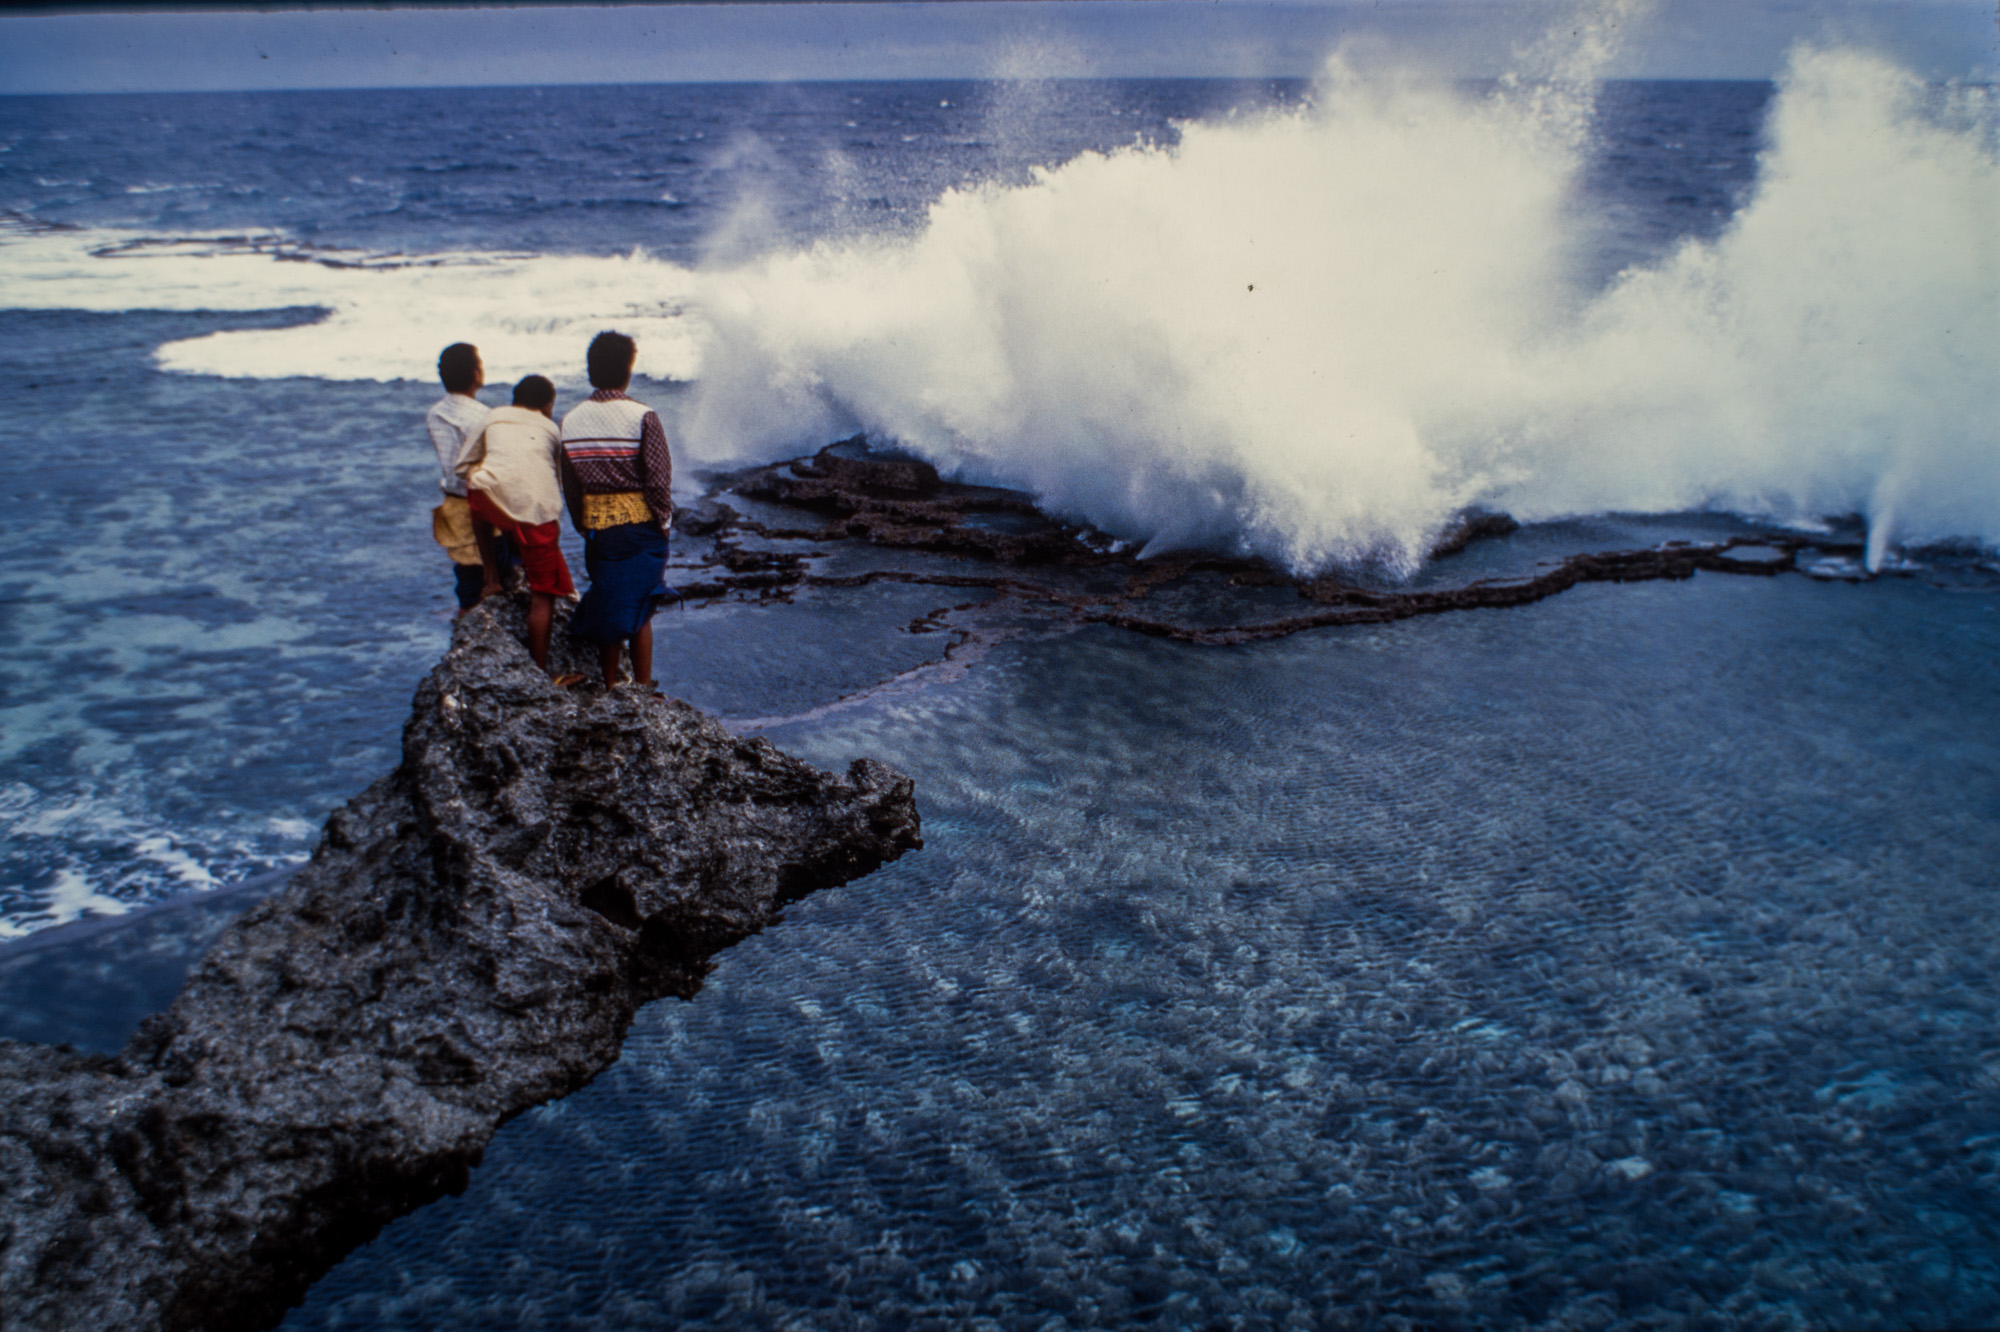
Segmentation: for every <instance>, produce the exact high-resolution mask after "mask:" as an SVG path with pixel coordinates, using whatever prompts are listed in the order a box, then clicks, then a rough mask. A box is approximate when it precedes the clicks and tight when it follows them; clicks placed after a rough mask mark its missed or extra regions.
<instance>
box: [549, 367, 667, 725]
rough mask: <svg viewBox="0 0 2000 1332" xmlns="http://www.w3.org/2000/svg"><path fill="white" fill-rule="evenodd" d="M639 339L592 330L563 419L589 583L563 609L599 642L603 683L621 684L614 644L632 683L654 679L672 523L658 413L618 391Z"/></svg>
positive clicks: (569, 487) (574, 516) (581, 632)
mask: <svg viewBox="0 0 2000 1332" xmlns="http://www.w3.org/2000/svg"><path fill="white" fill-rule="evenodd" d="M637 356H638V347H637V346H636V345H635V344H634V343H633V341H632V339H630V338H628V337H626V336H625V335H624V334H623V333H609V332H607V333H599V334H598V335H597V336H596V337H595V338H593V339H591V342H590V351H589V353H588V356H587V368H588V370H589V372H590V386H591V388H592V389H593V390H594V391H593V392H592V393H591V395H590V397H588V398H587V399H585V400H584V401H583V402H581V403H578V404H577V405H576V406H575V407H573V408H571V409H570V411H569V412H567V413H566V414H565V415H564V416H563V419H562V478H563V497H564V499H565V501H566V502H567V504H568V507H569V515H570V520H571V521H572V522H573V523H575V524H576V530H577V531H578V532H580V533H581V534H582V535H583V568H584V573H585V575H586V576H587V577H588V578H589V580H590V588H589V590H588V591H586V592H585V593H584V594H583V600H582V601H581V602H580V603H578V605H577V608H576V613H575V614H574V615H573V616H571V617H570V622H569V631H570V633H571V634H573V635H574V636H576V637H578V638H581V639H584V640H586V641H588V642H592V643H595V644H597V648H598V663H599V665H600V666H602V668H603V671H604V687H605V688H606V689H610V688H613V687H614V686H616V685H617V684H618V683H619V677H620V671H619V654H620V650H621V649H623V648H627V647H629V649H630V650H631V654H632V682H633V684H635V685H637V686H638V687H639V688H641V689H645V690H649V691H651V692H654V693H658V692H659V691H658V689H657V687H656V686H655V685H654V683H653V611H654V609H655V607H656V606H657V605H658V602H659V598H661V597H662V596H664V595H666V592H667V589H666V584H665V581H664V580H665V576H666V569H667V533H668V531H669V530H670V529H671V528H672V526H673V521H674V501H673V481H674V463H673V458H672V456H671V455H669V453H668V452H667V434H666V430H665V429H664V428H663V427H662V426H661V425H660V418H659V415H658V414H657V413H656V412H654V411H653V410H652V409H651V408H649V407H647V406H646V404H644V403H642V402H635V401H633V400H632V399H631V398H628V397H626V396H625V390H626V388H627V387H629V386H630V384H631V383H632V362H633V361H634V359H636V357H637Z"/></svg>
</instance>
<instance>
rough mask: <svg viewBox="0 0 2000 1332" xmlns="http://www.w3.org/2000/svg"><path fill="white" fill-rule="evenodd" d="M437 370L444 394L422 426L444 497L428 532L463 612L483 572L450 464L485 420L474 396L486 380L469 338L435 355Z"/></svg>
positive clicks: (461, 488)
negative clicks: (454, 580) (447, 560)
mask: <svg viewBox="0 0 2000 1332" xmlns="http://www.w3.org/2000/svg"><path fill="white" fill-rule="evenodd" d="M437 368H438V378H439V379H440V380H442V381H443V382H444V396H443V397H442V398H439V399H438V400H437V401H436V402H435V403H433V404H432V405H431V409H430V411H429V412H428V413H426V414H425V416H424V427H425V429H427V430H428V431H429V432H430V437H431V447H432V448H433V449H435V450H436V451H437V460H438V489H439V490H442V491H443V492H444V498H443V500H442V501H441V502H440V503H439V504H438V506H437V508H435V509H433V510H431V536H432V537H433V539H435V540H436V541H437V543H438V544H439V545H440V546H443V547H444V552H445V554H447V555H449V556H450V557H451V562H452V565H453V572H454V573H456V574H457V576H458V613H459V614H460V615H463V614H465V613H466V612H467V611H469V610H471V609H472V608H473V607H474V606H477V605H478V604H479V598H480V595H481V592H480V588H481V586H482V584H483V583H484V581H485V575H484V574H483V573H482V571H481V565H482V563H483V561H482V560H481V559H480V555H479V546H478V542H477V541H476V540H475V537H474V533H473V527H472V513H471V510H470V509H469V508H468V507H467V505H466V499H465V482H464V481H462V480H460V479H459V476H458V473H457V472H456V471H455V470H454V468H455V467H456V465H457V463H458V455H459V454H461V453H463V452H464V451H465V442H466V441H467V440H468V439H471V438H472V437H473V436H474V435H477V434H478V433H479V430H480V427H481V426H483V425H484V424H485V423H486V408H485V407H484V406H483V405H481V403H480V401H479V399H478V398H477V397H475V396H474V395H475V394H477V393H478V392H479V390H480V389H481V388H482V387H483V386H484V385H485V383H486V368H485V367H484V366H483V365H481V364H480V361H479V348H477V347H475V346H473V345H472V344H471V343H469V342H454V343H452V344H451V346H449V347H446V348H445V349H444V350H443V351H442V352H440V353H439V354H438V367H437Z"/></svg>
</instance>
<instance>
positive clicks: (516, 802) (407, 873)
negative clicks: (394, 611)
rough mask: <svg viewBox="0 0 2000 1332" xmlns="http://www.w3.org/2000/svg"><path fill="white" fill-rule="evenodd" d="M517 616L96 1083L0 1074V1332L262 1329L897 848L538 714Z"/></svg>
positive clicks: (468, 651) (673, 727) (676, 742)
mask: <svg viewBox="0 0 2000 1332" xmlns="http://www.w3.org/2000/svg"><path fill="white" fill-rule="evenodd" d="M520 616H521V608H520V607H519V606H517V605H514V604H511V603H507V602H498V601H496V602H489V603H488V605H487V606H486V607H482V608H481V609H480V610H479V611H477V612H475V613H474V614H472V615H469V616H467V617H465V619H464V620H462V621H461V622H460V624H459V627H458V629H457V632H456V633H455V635H454V640H453V645H452V648H451V650H450V651H449V652H448V653H447V655H446V656H445V657H444V659H443V660H442V661H441V662H440V663H439V665H438V666H437V668H436V669H435V670H434V671H433V672H432V673H431V675H430V677H429V678H428V679H426V680H425V682H424V683H423V685H422V686H421V687H420V688H419V689H418V691H417V695H416V699H415V703H414V706H413V710H412V713H411V717H410V720H409V722H408V723H407V725H406V727H405V731H404V759H403V762H402V764H401V766H399V767H398V768H397V769H396V771H395V772H393V773H392V774H390V775H389V776H387V777H385V778H383V779H382V780H381V781H379V782H377V783H376V784H375V785H374V786H372V787H370V788H369V789H368V790H367V791H365V792H363V793H362V794H361V795H359V796H357V797H356V798H355V799H353V800H352V801H350V802H349V803H348V804H347V805H346V806H344V807H343V808H341V809H339V810H337V811H336V812H335V813H334V815H333V816H332V817H331V818H330V819H329V820H328V822H327V825H326V830H325V833H324V835H323V837H322V839H321V842H320V845H319V847H318V849H317V850H316V851H315V853H314V855H313V858H312V860H311V862H310V863H309V864H307V865H306V866H305V867H304V868H302V869H301V870H300V871H299V872H298V873H297V875H296V876H295V877H294V878H293V880H292V881H291V882H290V883H289V884H288V885H287V887H286V888H285V889H284V890H283V891H282V892H280V893H279V894H278V895H276V896H275V897H272V898H270V899H268V900H266V901H264V902H262V903H260V904H259V905H257V906H255V907H253V908H252V909H251V910H249V911H248V912H247V913H245V914H244V915H243V917H242V918H241V919H239V920H238V921H237V922H236V923H235V924H233V925H232V926H230V927H229V928H228V929H227V930H226V931H225V932H224V933H223V935H222V937H221V938H220V939H219V940H218V941H217V943H216V944H215V946H214V947H213V948H212V949H211V950H210V951H209V953H208V954H207V955H206V956H205V957H204V958H203V959H202V960H201V962H200V963H199V964H198V965H197V966H196V967H195V969H194V971H193V972H192V973H191V975H190V976H189V978H188V981H187V984H186V986H185V987H184V988H183V989H182V991H181V993H180V995H179V997H178V998H177V999H176V1000H175V1001H174V1003H173V1004H172V1005H171V1006H170V1007H169V1008H168V1009H167V1010H166V1011H164V1012H162V1013H159V1014H156V1015H154V1016H152V1017H150V1018H148V1019H147V1020H146V1021H145V1022H144V1023H142V1024H141V1026H140V1029H139V1031H138V1033H137V1034H136V1035H135V1036H134V1037H133V1039H132V1041H131V1043H130V1044H129V1045H128V1046H127V1047H126V1049H125V1050H124V1052H123V1053H122V1054H121V1055H119V1056H117V1057H115V1058H113V1057H107V1056H102V1055H90V1054H82V1053H79V1052H77V1051H74V1050H72V1049H69V1048H68V1047H48V1046H38V1045H31V1044H25V1043H21V1042H14V1041H0V1085H4V1086H5V1088H6V1095H5V1096H4V1097H0V1196H4V1198H5V1205H4V1208H0V1218H4V1219H0V1323H4V1324H5V1325H6V1326H8V1327H20V1328H57V1327H65V1328H67V1327H93V1328H204V1329H226V1328H255V1327H265V1326H269V1325H271V1324H272V1323H274V1322H275V1321H276V1320H277V1319H278V1318H279V1317H280V1316H281V1315H282V1313H283V1311H284V1310H285V1309H286V1308H287V1307H288V1306H289V1305H290V1304H291V1303H293V1302H294V1301H295V1300H296V1299H297V1298H298V1297H299V1295H300V1294H301V1293H302V1292H303V1291H304V1290H305V1288H306V1287H307V1286H308V1285H309V1284H310V1283H311V1282H312V1281H313V1280H314V1279H315V1278H316V1277H318V1276H319V1275H320V1274H321V1273H323V1272H324V1271H326V1270H327V1268H328V1267H330V1266H331V1265H332V1264H333V1263H334V1262H335V1261H337V1260H338V1259H339V1258H340V1257H341V1256H342V1255H343V1254H344V1253H346V1252H347V1251H348V1250H350V1249H352V1248H353V1247H354V1246H355V1245H357V1244H359V1243H362V1242H364V1241H366V1240H367V1239H368V1238H369V1237H371V1236H372V1235H373V1234H374V1233H375V1232H376V1231H377V1230H379V1229H380V1227H381V1226H382V1225H383V1224H384V1223H386V1222H387V1221H389V1220H391V1219H393V1218H394V1217H396V1216H398V1215H401V1214H403V1213H404V1212H407V1211H409V1210H410V1209H412V1208H414V1207H417V1206H420V1205H422V1204H423V1203H425V1202H428V1201H430V1200H432V1199H435V1198H437V1197H439V1196H440V1195H442V1194H444V1193H447V1192H451V1191H455V1190H457V1189H460V1188H462V1187H464V1184H465V1182H466V1180H467V1178H468V1176H469V1172H470V1171H471V1169H472V1167H473V1166H474V1165H476V1164H477V1163H478V1161H479V1159H480V1156H481V1152H482V1150H483V1149H484V1147H485V1145H486V1143H487V1141H488V1140H489V1139H490V1138H491V1136H492V1134H493V1133H494V1131H495V1130H496V1129H497V1128H498V1127H499V1126H500V1125H501V1124H502V1123H503V1122H505V1121H506V1120H507V1119H508V1118H510V1117H512V1116H513V1115H516V1114H518V1113H520V1112H521V1111H522V1110H525V1109H527V1108H529V1107H531V1106H534V1105H537V1104H540V1103H542V1102H545V1101H548V1100H551V1099H554V1098H556V1097H560V1096H563V1095H565V1094H567V1093H569V1092H572V1091H574V1090H576V1089H577V1088H579V1087H581V1086H583V1085H584V1084H585V1083H587V1082H589V1081H590V1080H591V1079H592V1078H593V1077H594V1076H595V1075H596V1074H597V1073H598V1072H600V1071H601V1070H602V1069H604V1068H605V1067H607V1066H608V1065H610V1064H611V1063H612V1062H613V1061H615V1060H616V1059H617V1057H618V1053H619V1049H620V1044H621V1042H622V1040H623V1038H624V1035H625V1033H626V1030H627V1028H628V1027H629V1025H630V1024H631V1021H632V1018H633V1015H634V1014H635V1013H636V1012H637V1010H638V1009H639V1007H640V1006H641V1005H643V1004H645V1003H647V1002H648V1001H650V1000H653V999H657V998H661V997H664V996H668V995H675V996H680V997H683V998H686V997H690V996H692V995H693V994H694V993H695V992H696V991H697V990H698V989H699V988H700V987H701V983H702V979H703V976H704V975H705V974H706V972H707V971H708V969H709V967H710V959H711V958H712V956H713V955H714V954H715V953H716V952H717V951H719V950H721V949H723V948H726V947H728V946H729V945H731V944H732V943H735V942H737V941H739V940H741V939H743V938H745V937H746V936H748V935H750V934H753V933H755V932H756V931H758V930H760V929H762V928H763V927H765V926H766V925H769V924H771V923H773V922H775V921H776V920H777V919H778V918H779V915H780V913H781V911H782V910H783V908H784V907H785V905H786V904H787V903H789V902H791V901H794V900H796V899H798V898H799V897H801V896H803V895H805V894H807V893H810V892H812V891H814V890H815V889H818V888H822V887H828V886H832V885H835V884H840V883H845V882H848V881H849V880H852V879H855V878H857V877H859V876H861V875H864V874H867V873H868V872H869V871H871V870H873V869H874V868H875V867H877V866H878V865H880V864H882V863H883V862H885V861H888V860H892V859H895V858H896V857H898V856H900V855H901V854H903V852H905V851H907V850H910V849H913V848H916V847H918V846H920V845H921V844H922V842H921V837H920V831H919V820H918V815H917V811H916V807H915V803H914V799H913V790H912V784H911V782H910V781H909V779H908V778H905V777H903V776H901V775H899V774H897V773H896V772H894V771H892V770H890V769H888V768H886V767H884V766H883V765H881V764H879V763H875V762H872V761H870V760H865V759H864V760H858V761H856V762H855V763H854V764H853V765H852V766H851V767H850V768H849V770H848V772H847V774H846V776H844V777H836V776H834V775H832V774H829V773H826V772H822V771H820V770H818V769H816V768H814V767H811V766H810V765H807V764H805V763H802V762H800V761H798V760H796V759H792V758H790V757H788V756H787V755H785V754H783V753H781V752H779V751H778V750H777V749H775V748H773V747H772V746H771V745H770V744H768V743H767V742H765V741H762V740H755V739H742V738H738V737H736V736H732V735H731V734H729V733H728V732H726V731H724V730H723V729H722V728H721V727H720V726H719V725H717V724H716V723H715V722H714V721H713V720H711V719H709V718H707V717H705V716H704V715H703V714H701V713H699V712H698V711H696V710H695V709H693V708H691V707H689V706H688V705H686V704H684V703H678V702H675V701H671V700H667V699H663V698H659V697H657V696H654V695H651V694H649V693H642V692H640V691H638V690H636V689H632V688H630V687H621V688H619V689H615V690H611V691H608V692H606V691H603V690H600V689H592V688H582V689H577V690H569V691H564V690H558V689H555V688H553V687H552V686H551V685H550V684H549V683H548V681H547V679H546V677H545V676H543V674H542V673H541V672H540V671H538V670H537V669H536V668H535V667H534V665H533V664H532V662H530V661H529V659H528V656H527V653H526V650H525V648H524V647H522V645H521V632H520ZM561 641H562V640H561V637H560V633H559V634H558V642H559V643H560V642H561ZM566 651H568V649H561V650H560V651H559V657H558V661H557V663H556V664H557V665H558V666H563V665H578V666H580V665H582V662H581V661H580V660H579V661H577V662H574V663H571V662H566V661H563V660H561V656H560V653H561V652H566Z"/></svg>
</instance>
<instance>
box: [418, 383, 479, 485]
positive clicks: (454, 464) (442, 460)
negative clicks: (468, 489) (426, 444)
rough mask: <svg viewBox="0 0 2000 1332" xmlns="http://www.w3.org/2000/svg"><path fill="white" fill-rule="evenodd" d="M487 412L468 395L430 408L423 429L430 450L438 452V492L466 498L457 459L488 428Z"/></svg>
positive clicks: (450, 397)
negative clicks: (425, 430)
mask: <svg viewBox="0 0 2000 1332" xmlns="http://www.w3.org/2000/svg"><path fill="white" fill-rule="evenodd" d="M486 415H487V412H486V408H485V407H484V406H482V405H481V404H480V401H479V399H477V398H475V397H473V396H472V395H471V394H469V393H447V394H445V395H444V396H443V397H442V398H439V399H438V400H437V401H436V402H435V403H433V404H432V405H431V409H430V411H429V412H428V413H426V414H425V416H424V425H425V426H427V427H429V429H430V432H431V447H432V448H435V449H436V450H437V458H438V489H439V490H442V491H443V492H444V493H445V494H447V495H463V494H465V479H464V478H463V477H461V476H460V475H459V474H458V455H459V454H461V453H463V452H464V451H465V446H466V443H467V441H469V440H471V439H473V438H474V437H476V436H477V435H478V434H479V432H480V431H481V430H482V429H484V428H485V426H486Z"/></svg>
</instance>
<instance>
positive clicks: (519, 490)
mask: <svg viewBox="0 0 2000 1332" xmlns="http://www.w3.org/2000/svg"><path fill="white" fill-rule="evenodd" d="M555 402H556V386H555V385H554V384H551V383H550V382H549V381H548V380H546V379H544V378H543V377H542V376H540V375H529V376H528V377H527V378H526V379H523V380H522V381H521V382H520V383H518V384H516V385H515V386H514V402H513V405H512V406H510V407H495V408H494V409H493V410H492V412H491V413H489V414H488V415H487V417H486V421H485V423H484V424H483V425H482V426H481V427H480V429H479V431H478V433H477V434H475V435H473V436H472V437H471V438H469V439H468V440H466V442H465V447H464V449H463V450H462V451H461V452H460V453H459V455H458V460H457V464H456V467H455V469H454V470H455V471H456V472H457V474H458V476H459V477H460V478H461V479H462V481H463V483H464V485H465V498H466V503H467V505H468V506H469V507H470V509H471V511H472V517H473V519H474V530H475V532H476V533H477V535H478V537H479V553H480V555H481V557H482V564H483V567H484V569H485V584H484V586H483V587H482V588H481V589H480V595H481V596H491V595H492V594H493V593H495V592H498V591H499V590H500V575H501V565H500V550H499V546H500V538H501V537H505V538H507V539H508V540H510V541H512V542H513V545H514V549H515V550H517V551H519V552H520V556H521V564H522V567H523V568H525V569H526V570H527V574H528V653H529V655H530V656H532V657H533V658H534V659H535V665H537V666H540V667H541V668H542V669H544V670H547V669H548V665H549V625H550V623H551V622H552V620H553V619H554V616H555V607H556V598H557V597H574V596H575V595H576V587H575V585H574V584H573V583H571V581H570V576H569V563H568V561H566V560H564V559H563V553H562V541H561V532H562V529H561V527H560V526H559V524H558V523H557V521H556V520H557V519H558V518H559V517H560V516H561V514H562V512H563V495H562V482H561V480H560V479H559V476H558V472H557V467H558V464H557V461H556V458H557V451H558V449H559V448H560V445H561V435H560V434H559V432H558V431H557V430H556V425H555V420H554V419H553V418H554V412H555ZM496 534H497V535H496Z"/></svg>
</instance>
